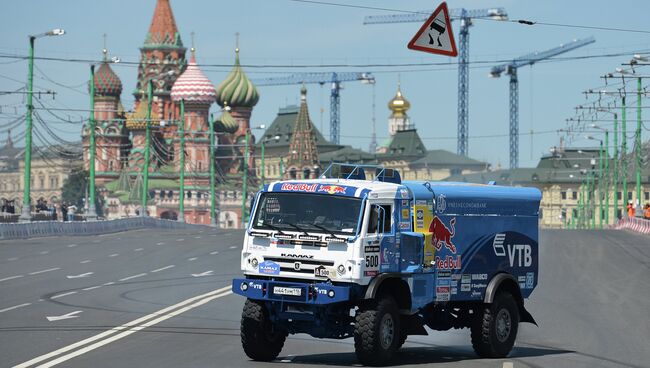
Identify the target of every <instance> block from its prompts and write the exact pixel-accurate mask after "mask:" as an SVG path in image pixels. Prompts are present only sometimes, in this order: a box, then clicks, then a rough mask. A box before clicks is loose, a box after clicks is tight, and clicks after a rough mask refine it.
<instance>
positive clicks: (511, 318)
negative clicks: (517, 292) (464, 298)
mask: <svg viewBox="0 0 650 368" xmlns="http://www.w3.org/2000/svg"><path fill="white" fill-rule="evenodd" d="M518 328H519V308H518V307H517V302H516V301H515V299H514V298H513V296H512V295H511V294H510V293H507V292H501V293H499V294H497V296H496V297H495V298H494V302H493V303H491V304H486V305H485V306H484V307H483V309H482V310H479V312H478V313H477V316H476V319H475V320H474V322H473V323H472V327H471V330H472V347H473V348H474V351H475V352H476V354H478V355H479V356H481V357H483V358H503V357H505V356H507V355H508V354H509V353H510V351H511V350H512V347H513V345H514V344H515V339H516V338H517V330H518Z"/></svg>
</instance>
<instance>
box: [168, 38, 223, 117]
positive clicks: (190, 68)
mask: <svg viewBox="0 0 650 368" xmlns="http://www.w3.org/2000/svg"><path fill="white" fill-rule="evenodd" d="M171 96H172V100H173V101H180V100H185V102H189V103H200V104H206V105H210V104H212V103H213V102H214V101H215V100H216V91H215V89H214V85H213V84H212V82H210V80H209V79H208V77H206V76H205V74H203V72H202V71H201V69H200V68H199V66H198V65H196V59H195V58H194V49H192V57H191V58H190V63H189V64H188V65H187V69H185V71H184V72H183V74H181V76H180V77H178V79H177V80H176V82H174V85H173V86H172V92H171Z"/></svg>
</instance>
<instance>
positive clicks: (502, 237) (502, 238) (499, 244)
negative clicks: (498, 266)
mask: <svg viewBox="0 0 650 368" xmlns="http://www.w3.org/2000/svg"><path fill="white" fill-rule="evenodd" d="M505 242H506V234H502V233H499V234H496V235H495V236H494V240H493V241H492V249H494V254H495V255H496V256H498V257H505V255H506V250H507V253H508V260H509V261H510V267H514V266H515V260H516V261H517V266H518V267H522V266H523V267H529V266H530V265H532V264H533V256H532V253H533V249H532V248H531V247H530V244H505ZM504 244H505V246H504Z"/></svg>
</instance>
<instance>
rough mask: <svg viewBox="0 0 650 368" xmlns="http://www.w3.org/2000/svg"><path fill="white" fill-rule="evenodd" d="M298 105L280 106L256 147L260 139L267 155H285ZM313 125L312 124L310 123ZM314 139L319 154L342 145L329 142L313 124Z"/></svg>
mask: <svg viewBox="0 0 650 368" xmlns="http://www.w3.org/2000/svg"><path fill="white" fill-rule="evenodd" d="M298 111H299V107H298V106H295V105H290V106H286V107H283V108H280V110H279V111H278V115H277V116H276V117H275V120H273V123H271V126H269V127H268V128H267V129H266V131H265V132H264V134H263V135H262V137H260V139H258V141H257V143H256V147H258V148H260V146H261V142H262V140H263V141H264V146H265V150H266V154H267V155H269V156H270V155H282V156H286V155H287V154H288V153H289V143H290V142H291V137H292V136H293V125H294V123H295V122H296V119H297V118H298ZM312 126H313V125H312ZM313 133H314V140H315V142H316V148H317V149H318V152H319V154H321V155H322V154H324V153H326V152H330V151H335V150H338V149H341V148H343V147H344V146H342V145H339V144H334V143H331V142H329V141H328V140H327V139H325V137H323V135H322V134H321V132H320V131H318V129H317V128H316V127H315V126H313Z"/></svg>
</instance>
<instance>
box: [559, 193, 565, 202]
mask: <svg viewBox="0 0 650 368" xmlns="http://www.w3.org/2000/svg"><path fill="white" fill-rule="evenodd" d="M560 195H561V196H562V199H563V200H564V199H566V192H561V193H560Z"/></svg>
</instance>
